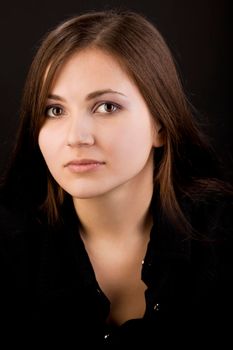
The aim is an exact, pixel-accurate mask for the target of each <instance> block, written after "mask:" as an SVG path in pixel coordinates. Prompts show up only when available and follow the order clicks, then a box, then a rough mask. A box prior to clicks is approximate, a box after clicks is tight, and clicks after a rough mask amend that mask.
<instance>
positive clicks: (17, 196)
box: [0, 11, 233, 348]
mask: <svg viewBox="0 0 233 350" xmlns="http://www.w3.org/2000/svg"><path fill="white" fill-rule="evenodd" d="M232 198H233V197H232V190H231V189H230V186H227V185H226V184H224V183H223V181H221V179H220V178H219V175H218V171H217V163H216V161H215V159H214V157H213V154H212V152H211V150H210V148H209V146H208V144H207V142H206V140H205V137H204V136H203V134H202V133H201V131H200V129H199V127H198V123H197V121H196V120H195V117H194V116H193V115H192V112H191V107H190V105H189V103H188V101H187V99H186V97H185V95H184V92H183V90H182V86H181V83H180V81H179V78H178V75H177V72H176V69H175V65H174V63H173V60H172V56H171V53H170V51H169V49H168V47H167V46H166V44H165V42H164V40H163V38H162V37H161V35H160V33H159V32H158V31H157V29H156V28H155V27H154V26H153V25H152V24H151V23H150V22H149V21H148V20H147V19H145V18H144V17H143V16H141V15H139V14H137V13H134V12H130V11H125V12H124V11H104V12H91V13H87V14H83V15H80V16H77V17H74V18H71V19H69V20H67V21H65V22H64V23H62V24H60V25H59V26H58V27H57V28H55V29H54V30H53V31H51V32H50V33H49V34H48V35H47V36H46V37H45V39H44V40H43V42H42V44H41V46H40V48H39V50H38V52H37V54H36V55H35V58H34V60H33V63H32V66H31V69H30V71H29V75H28V78H27V81H26V85H25V90H24V96H23V100H22V108H21V124H20V128H19V133H18V136H17V140H16V148H15V151H14V156H13V157H12V162H11V165H10V167H9V169H8V173H7V175H6V178H5V181H4V185H3V186H2V191H1V210H0V230H1V248H0V249H1V250H0V252H1V279H2V282H3V283H2V288H1V309H2V312H1V317H2V320H3V321H4V332H5V334H6V333H7V334H8V333H9V332H10V333H11V335H12V337H13V338H14V339H15V337H16V336H15V335H16V334H17V337H18V338H17V341H19V339H20V341H21V342H30V345H32V346H35V345H36V344H37V342H41V344H44V342H45V341H46V344H48V343H49V344H50V345H55V343H56V344H58V345H59V344H61V342H64V344H65V345H66V346H68V344H69V345H71V344H72V345H73V346H74V347H75V348H79V346H80V344H81V343H82V342H84V344H85V346H88V345H91V344H94V345H95V346H97V345H100V346H101V347H103V346H105V345H106V346H109V347H111V346H112V347H114V346H117V347H119V346H124V345H125V344H130V345H136V344H141V345H147V344H149V343H150V342H153V344H154V345H157V344H159V343H160V342H162V344H163V345H164V344H167V343H168V342H169V341H171V340H172V342H173V343H174V344H177V345H181V344H182V343H184V344H185V339H186V336H188V337H189V339H192V342H193V341H195V339H196V340H197V339H198V340H199V339H201V338H202V339H203V337H206V339H208V340H210V339H214V340H216V339H217V336H220V335H221V336H223V335H224V339H226V336H227V334H228V332H227V328H226V324H227V323H226V322H225V318H226V317H227V313H228V312H230V311H229V310H230V307H231V304H230V303H231V299H232V298H231V292H230V291H231V289H230V288H231V281H232V267H231V262H232V257H231V252H232V250H231V248H232V219H231V216H232V215H231V212H232V207H233V206H232V202H233V201H232ZM186 345H187V344H186Z"/></svg>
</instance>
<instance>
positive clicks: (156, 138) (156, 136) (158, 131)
mask: <svg viewBox="0 0 233 350" xmlns="http://www.w3.org/2000/svg"><path fill="white" fill-rule="evenodd" d="M164 143H165V137H164V129H163V127H162V126H161V125H158V126H155V128H154V132H153V146H154V147H161V146H163V145H164Z"/></svg>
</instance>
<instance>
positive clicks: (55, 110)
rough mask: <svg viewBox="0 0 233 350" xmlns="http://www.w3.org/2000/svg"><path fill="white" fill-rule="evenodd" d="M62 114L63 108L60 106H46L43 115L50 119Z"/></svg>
mask: <svg viewBox="0 0 233 350" xmlns="http://www.w3.org/2000/svg"><path fill="white" fill-rule="evenodd" d="M63 114H64V111H63V108H62V107H60V106H48V107H46V109H45V115H46V116H47V117H50V118H58V117H61V116H62V115H63Z"/></svg>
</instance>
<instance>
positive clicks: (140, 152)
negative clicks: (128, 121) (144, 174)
mask: <svg viewBox="0 0 233 350" xmlns="http://www.w3.org/2000/svg"><path fill="white" fill-rule="evenodd" d="M107 143H108V147H107V149H108V153H109V155H110V156H111V157H114V158H115V159H116V158H117V160H118V161H120V160H122V161H123V162H129V161H132V160H133V159H134V160H136V161H137V160H138V161H139V160H140V159H141V158H146V157H147V156H148V154H149V153H150V151H151V148H152V147H153V142H152V136H151V131H150V129H149V128H147V127H145V125H143V126H141V125H140V126H134V127H132V125H130V126H129V127H126V128H124V129H120V130H117V132H116V133H114V134H113V133H111V137H109V138H108V141H107Z"/></svg>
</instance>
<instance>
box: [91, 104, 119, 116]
mask: <svg viewBox="0 0 233 350" xmlns="http://www.w3.org/2000/svg"><path fill="white" fill-rule="evenodd" d="M119 109H121V107H120V106H119V105H117V104H116V103H112V102H104V103H101V104H99V105H98V106H97V108H96V109H95V111H94V112H95V113H105V114H111V113H113V112H116V111H117V110H119Z"/></svg>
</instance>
